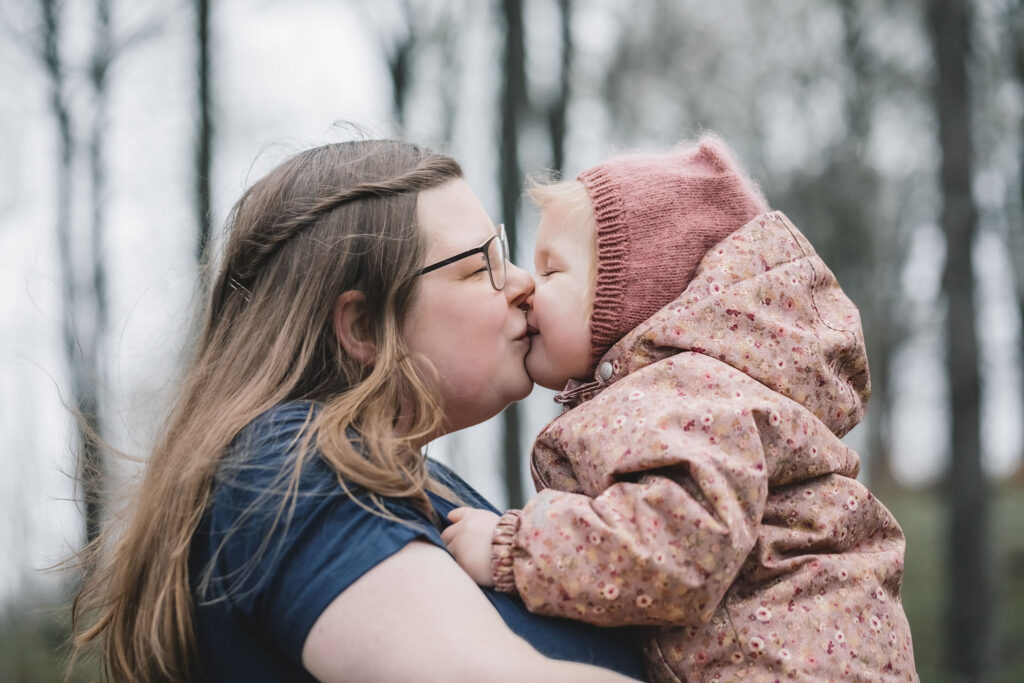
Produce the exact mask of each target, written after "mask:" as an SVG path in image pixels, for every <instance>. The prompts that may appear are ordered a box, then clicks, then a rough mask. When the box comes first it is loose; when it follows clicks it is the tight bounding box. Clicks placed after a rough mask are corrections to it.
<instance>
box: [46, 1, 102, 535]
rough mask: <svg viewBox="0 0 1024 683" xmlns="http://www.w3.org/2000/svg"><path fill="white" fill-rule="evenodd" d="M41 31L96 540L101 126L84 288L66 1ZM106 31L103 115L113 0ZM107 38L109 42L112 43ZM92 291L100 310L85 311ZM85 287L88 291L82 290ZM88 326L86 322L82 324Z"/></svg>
mask: <svg viewBox="0 0 1024 683" xmlns="http://www.w3.org/2000/svg"><path fill="white" fill-rule="evenodd" d="M39 10H40V18H41V20H42V22H41V35H40V36H39V57H40V59H41V62H42V64H43V68H44V72H45V74H46V78H47V81H48V85H49V88H50V111H51V113H52V115H53V117H54V121H55V122H56V126H57V183H56V188H55V192H56V196H55V198H54V199H55V204H56V206H55V210H56V215H55V229H56V233H57V252H58V253H57V255H58V262H59V267H60V283H61V298H62V302H61V305H62V309H63V310H62V316H61V320H62V325H61V334H62V338H63V347H64V357H65V362H66V363H67V366H68V374H69V377H70V381H71V396H70V402H69V403H70V407H71V409H72V410H73V411H74V412H75V418H76V420H77V422H76V434H77V449H76V451H77V452H76V458H77V467H76V469H77V472H78V480H79V484H80V486H81V491H82V498H83V500H84V505H85V510H84V516H85V540H86V542H87V543H90V542H92V541H93V540H94V539H95V538H96V537H97V535H98V534H99V530H100V524H101V519H102V511H103V508H102V472H103V467H102V462H101V452H100V449H99V447H98V443H97V438H96V437H98V435H99V434H100V411H99V395H98V394H99V367H98V362H97V359H98V348H97V347H98V333H99V331H100V321H101V316H105V314H106V306H105V303H103V301H102V300H101V298H100V293H101V292H104V291H105V272H104V269H103V267H102V264H101V263H100V262H99V261H100V259H101V258H102V254H101V249H100V243H101V241H102V240H101V238H102V229H101V225H102V221H103V211H102V208H101V204H102V197H101V196H100V195H101V194H102V191H103V183H104V174H103V164H102V155H101V153H100V150H101V145H102V139H103V138H102V127H101V124H97V126H99V127H96V126H94V127H93V128H92V130H91V134H92V136H93V137H92V140H91V144H90V166H91V170H92V174H93V175H92V178H91V181H92V191H93V201H94V206H93V213H92V215H91V220H92V221H93V224H92V226H90V227H91V230H90V233H91V234H90V240H89V256H90V257H91V259H92V261H93V263H92V264H90V265H91V268H90V275H91V283H90V286H89V287H83V286H82V283H81V282H80V279H79V273H80V272H81V270H82V268H81V266H80V264H79V262H78V259H77V258H76V254H78V253H80V250H78V249H76V245H74V244H73V225H72V201H73V200H74V196H75V191H74V182H75V181H74V165H75V164H74V162H75V141H74V131H73V129H72V113H71V105H70V103H69V101H68V96H67V92H68V76H67V68H66V65H65V64H64V61H63V58H62V55H61V41H62V36H63V29H64V22H63V17H62V16H61V11H62V4H61V3H60V2H58V1H57V0H39ZM97 19H98V24H97V25H98V27H99V30H98V32H97V36H96V44H95V52H94V63H93V65H92V67H91V69H90V71H91V74H90V75H91V85H92V87H93V88H94V95H99V94H100V93H102V96H100V97H98V99H97V118H102V114H101V112H102V111H103V109H104V108H105V76H106V68H107V65H108V64H109V54H110V53H109V52H107V53H106V54H105V55H104V54H103V52H104V51H105V50H109V49H110V45H109V11H108V8H107V7H106V3H103V8H101V9H99V10H98V14H97ZM104 41H106V44H105V42H104ZM89 289H91V290H92V292H91V293H92V295H93V297H92V298H93V301H92V303H93V304H94V305H95V310H94V315H93V316H92V317H91V319H89V317H88V316H84V315H83V314H84V312H85V309H86V304H87V303H88V302H89V299H90V297H89V296H87V295H88V294H89V293H90V292H89V291H88V290H89ZM83 290H85V291H83ZM80 322H81V323H83V326H81V327H80V326H79V323H80Z"/></svg>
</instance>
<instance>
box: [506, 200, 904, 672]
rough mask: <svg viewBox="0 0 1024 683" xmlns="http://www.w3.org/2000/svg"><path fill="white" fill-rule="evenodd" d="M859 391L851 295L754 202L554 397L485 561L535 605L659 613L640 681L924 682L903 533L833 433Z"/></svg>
mask: <svg viewBox="0 0 1024 683" xmlns="http://www.w3.org/2000/svg"><path fill="white" fill-rule="evenodd" d="M604 363H607V364H609V365H610V369H611V373H610V377H608V376H607V375H608V374H609V373H608V372H607V370H608V367H607V366H604V369H605V372H604V373H602V372H601V369H602V367H603V364H604ZM869 393H870V381H869V375H868V367H867V357H866V354H865V349H864V342H863V335H862V332H861V328H860V318H859V315H858V313H857V310H856V307H855V306H854V305H853V303H852V302H851V301H850V300H849V299H848V298H847V297H846V296H845V294H843V292H842V290H841V289H840V287H839V285H838V283H837V282H836V280H835V277H834V276H833V274H832V273H831V271H830V270H829V269H828V268H827V267H826V266H825V264H824V263H823V262H822V261H821V259H820V258H819V257H818V255H817V254H816V253H815V252H814V249H813V248H812V247H811V245H810V244H809V243H808V241H807V239H806V238H805V237H804V236H803V235H802V234H801V233H800V232H799V231H798V230H797V229H796V228H795V227H794V226H793V225H792V224H791V223H790V222H789V220H788V219H787V218H786V217H785V216H784V215H783V214H781V213H779V212H773V213H769V214H765V215H762V216H759V217H758V218H755V219H754V220H753V221H751V222H750V223H748V224H747V225H746V226H744V227H743V228H741V229H740V230H738V231H737V232H735V233H733V234H732V235H731V236H730V237H728V238H727V239H726V240H724V241H723V242H721V243H720V244H719V245H717V246H716V247H714V248H713V249H712V250H711V251H710V252H709V253H708V254H707V255H706V256H705V258H704V260H703V261H702V263H701V265H700V267H699V269H698V272H697V275H696V277H695V278H694V280H693V281H692V282H691V284H690V285H689V286H688V288H687V289H686V291H684V292H683V293H682V294H681V295H680V296H679V297H678V298H677V299H676V300H675V301H673V302H672V303H671V304H669V305H668V306H666V307H665V308H663V309H662V310H660V311H659V312H658V313H656V314H655V315H654V316H652V317H651V318H650V319H648V320H647V321H646V322H645V323H644V324H642V325H640V326H639V327H637V328H636V329H634V330H633V331H631V332H630V333H629V334H628V335H626V337H624V338H623V339H621V340H620V341H619V342H618V343H617V344H616V345H614V346H613V347H612V348H611V349H610V350H609V351H608V352H607V353H606V354H605V356H604V357H603V358H602V359H601V363H600V364H599V365H598V372H597V373H596V379H595V381H594V382H591V383H587V384H583V385H573V386H570V387H569V388H568V389H567V391H566V392H564V393H563V395H562V400H563V401H566V402H568V404H569V405H570V406H574V407H572V408H571V409H570V410H568V411H566V412H565V413H563V414H562V415H561V416H559V417H558V418H556V419H555V420H553V421H552V422H551V423H550V424H549V425H548V426H547V427H546V428H545V429H544V431H543V432H542V433H541V435H540V436H539V437H538V438H537V441H536V443H535V445H534V450H533V458H532V468H533V474H534V478H535V481H536V483H537V485H538V488H539V489H542V490H541V491H540V493H539V494H538V495H537V496H536V497H535V498H533V499H532V500H531V501H530V502H529V503H528V504H527V505H526V507H525V508H524V509H523V510H522V511H521V512H519V511H515V512H513V513H511V515H509V517H508V518H507V519H506V520H505V521H506V524H505V525H504V526H505V527H508V528H503V533H502V534H501V536H502V538H501V539H499V538H497V537H496V539H495V553H496V556H501V557H502V558H503V561H502V563H499V564H500V565H501V566H502V567H503V568H504V569H498V568H496V573H498V572H499V571H504V572H507V573H509V574H511V575H512V577H514V586H515V589H516V590H517V591H518V592H519V594H520V595H521V596H522V598H523V600H524V601H525V602H526V604H527V606H528V607H529V608H530V610H531V611H534V612H537V613H541V614H550V615H557V616H565V617H570V618H573V619H580V620H583V621H587V622H590V623H593V624H599V625H606V626H611V625H626V624H647V625H651V626H652V627H655V628H651V629H650V635H649V637H648V638H647V641H646V644H645V653H646V655H647V659H648V672H649V676H650V678H651V680H654V681H716V680H723V681H734V680H765V681H771V680H777V679H778V680H782V679H802V680H815V681H822V680H916V673H915V668H914V658H913V649H912V644H911V636H910V629H909V626H908V624H907V620H906V617H905V615H904V612H903V608H902V605H901V603H900V581H901V578H902V573H903V552H904V538H903V534H902V531H901V530H900V527H899V525H898V524H897V523H896V520H895V519H894V518H893V517H892V515H891V514H890V513H889V511H888V510H887V509H886V508H885V507H884V506H883V505H882V504H881V503H880V502H879V501H878V500H877V499H876V498H874V497H873V496H872V494H871V493H870V492H869V491H868V490H867V489H866V488H865V487H864V486H863V485H861V484H860V483H859V482H857V481H856V479H854V477H855V476H856V474H857V471H858V466H859V464H858V463H859V460H858V456H857V454H856V453H855V452H853V451H852V450H851V449H849V448H848V447H847V446H846V445H844V444H843V443H842V441H840V437H841V436H842V435H843V434H845V433H846V432H847V431H849V430H850V429H851V428H852V427H853V426H854V425H856V424H857V423H858V422H859V421H860V419H861V417H862V416H863V412H864V407H865V404H866V402H867V399H868V395H869ZM510 524H511V526H510ZM496 567H498V565H497V564H496ZM496 578H497V579H499V585H505V586H507V587H511V586H512V581H511V580H510V579H509V577H508V576H506V577H504V579H505V580H504V583H503V582H502V578H503V577H499V576H496Z"/></svg>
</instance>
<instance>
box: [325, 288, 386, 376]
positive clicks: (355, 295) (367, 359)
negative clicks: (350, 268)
mask: <svg viewBox="0 0 1024 683" xmlns="http://www.w3.org/2000/svg"><path fill="white" fill-rule="evenodd" d="M332 322H333V324H334V336H336V337H337V338H338V343H339V344H341V346H342V348H344V349H345V352H346V353H348V355H350V356H352V357H353V358H355V359H356V360H357V361H359V362H360V363H362V364H363V365H373V361H374V360H376V358H377V347H376V346H374V344H373V341H372V340H371V336H370V332H369V329H368V327H367V320H366V295H365V294H363V293H362V292H360V291H358V290H355V289H350V290H348V291H347V292H343V293H342V294H341V296H339V297H338V299H337V301H335V302H334V317H333V320H332Z"/></svg>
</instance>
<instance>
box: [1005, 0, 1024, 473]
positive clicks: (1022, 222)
mask: <svg viewBox="0 0 1024 683" xmlns="http://www.w3.org/2000/svg"><path fill="white" fill-rule="evenodd" d="M1008 11H1009V14H1008V18H1009V19H1010V21H1008V22H1007V25H1008V26H1009V30H1010V41H1011V45H1012V46H1013V57H1014V67H1015V69H1014V70H1015V72H1016V75H1017V83H1018V85H1019V86H1020V87H1021V88H1024V2H1022V1H1021V0H1017V2H1014V3H1011V5H1010V7H1009V8H1008ZM1018 126H1019V129H1020V130H1019V140H1018V143H1017V144H1018V145H1019V147H1020V149H1019V151H1018V153H1017V159H1018V161H1019V168H1018V182H1019V184H1020V186H1019V188H1018V189H1019V190H1020V205H1019V206H1020V211H1021V213H1019V214H1018V215H1017V220H1010V221H1009V225H1008V226H1007V228H1008V231H1009V234H1008V235H1007V242H1008V243H1009V247H1010V256H1011V263H1012V264H1013V273H1014V276H1015V280H1016V285H1017V289H1016V291H1017V317H1018V319H1019V320H1020V324H1021V336H1022V337H1024V117H1021V118H1020V120H1019V124H1018ZM1020 351H1021V353H1020V367H1021V388H1020V394H1021V403H1022V404H1024V344H1021V348H1020ZM1021 423H1022V424H1024V415H1022V416H1021ZM1022 451H1024V448H1022ZM1022 455H1024V452H1022ZM1018 471H1019V472H1020V473H1021V474H1022V480H1024V461H1022V462H1021V463H1020V464H1019V465H1018Z"/></svg>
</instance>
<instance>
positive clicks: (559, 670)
mask: <svg viewBox="0 0 1024 683" xmlns="http://www.w3.org/2000/svg"><path fill="white" fill-rule="evenodd" d="M302 663H303V665H304V666H305V667H306V669H307V670H308V671H309V672H310V673H311V674H313V675H314V676H315V677H316V678H318V679H319V680H322V681H339V682H341V681H360V682H362V681H381V682H383V681H411V680H415V681H444V682H445V683H448V682H450V681H482V680H486V681H495V682H500V681H524V680H525V681H567V682H571V681H581V682H582V681H594V682H597V683H600V682H603V681H608V682H612V681H615V682H624V681H628V680H630V679H628V678H626V677H624V676H622V675H620V674H617V673H614V672H612V671H608V670H606V669H600V668H596V667H591V666H586V665H583V664H575V663H569V662H561V661H556V660H552V659H547V658H546V657H544V656H543V655H541V654H540V653H539V652H537V651H536V650H534V649H533V648H532V647H530V645H529V644H528V643H527V642H526V641H525V640H523V639H522V638H520V637H519V636H517V635H515V634H514V633H512V631H510V630H509V628H508V627H507V626H506V625H505V622H504V621H503V620H502V619H501V616H500V615H499V614H498V612H497V611H496V610H495V609H494V607H493V606H491V604H490V602H488V600H487V598H486V597H485V596H484V594H483V593H481V592H480V589H479V588H477V586H476V585H475V584H474V583H473V582H472V581H471V580H470V578H469V577H468V576H467V575H466V574H465V573H463V571H462V570H461V569H460V568H459V567H458V565H457V564H455V562H454V561H453V560H452V558H451V557H450V556H449V555H448V554H447V553H445V552H444V551H443V550H441V549H440V548H438V547H436V546H433V545H430V544H428V543H424V542H420V541H414V542H412V543H409V544H408V545H406V546H405V547H404V548H402V550H400V551H398V552H397V553H395V554H394V555H392V556H391V557H389V558H388V559H387V560H384V561H383V562H381V563H380V564H378V565H377V566H376V567H374V568H373V569H371V570H370V571H369V572H367V573H366V574H364V575H363V576H362V577H361V578H360V579H359V580H358V581H356V582H355V583H353V584H352V585H351V586H349V587H348V588H347V589H345V591H344V592H342V593H341V595H339V596H338V597H337V598H335V599H334V601H333V602H331V604H330V605H328V607H327V609H326V610H324V612H323V613H322V614H321V615H320V617H319V618H318V619H317V620H316V622H315V623H314V624H313V628H312V629H311V630H310V632H309V635H308V636H307V637H306V641H305V645H304V646H303V648H302Z"/></svg>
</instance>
